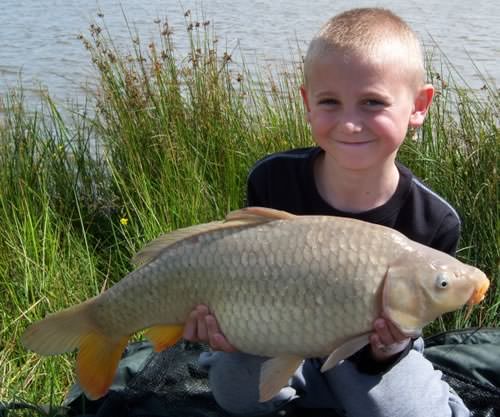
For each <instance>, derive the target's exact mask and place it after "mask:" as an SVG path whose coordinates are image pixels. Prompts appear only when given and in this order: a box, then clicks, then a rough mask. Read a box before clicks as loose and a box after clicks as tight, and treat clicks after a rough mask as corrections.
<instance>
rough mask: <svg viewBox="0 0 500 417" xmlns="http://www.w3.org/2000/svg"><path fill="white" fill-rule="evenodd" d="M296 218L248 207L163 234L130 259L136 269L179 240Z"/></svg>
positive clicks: (270, 210)
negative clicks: (220, 217) (218, 219)
mask: <svg viewBox="0 0 500 417" xmlns="http://www.w3.org/2000/svg"><path fill="white" fill-rule="evenodd" d="M293 217H296V216H294V215H293V214H290V213H287V212H286V211H279V210H273V209H267V208H263V207H250V208H244V209H241V210H235V211H232V212H230V213H229V214H228V215H227V216H226V219H225V220H224V221H214V222H210V223H203V224H197V225H194V226H189V227H184V228H182V229H177V230H174V231H172V232H170V233H165V234H164V235H161V236H159V237H158V238H156V239H154V240H152V241H151V242H149V243H148V244H146V246H144V247H143V248H142V249H141V250H140V251H139V252H137V253H136V254H135V256H134V257H133V258H132V261H131V262H132V264H133V265H134V266H136V267H138V266H141V265H145V264H147V263H148V262H150V261H151V260H153V259H154V258H156V256H158V254H159V253H160V252H162V251H163V250H164V249H166V248H168V247H169V246H171V245H173V244H174V243H177V242H180V241H181V240H184V239H187V238H190V237H193V236H196V235H200V234H203V233H209V232H213V231H215V230H221V229H228V228H232V227H242V226H248V227H251V226H256V225H258V224H261V223H267V222H270V221H273V220H278V219H290V218H293Z"/></svg>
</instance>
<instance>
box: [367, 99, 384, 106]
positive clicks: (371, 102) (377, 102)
mask: <svg viewBox="0 0 500 417" xmlns="http://www.w3.org/2000/svg"><path fill="white" fill-rule="evenodd" d="M364 104H365V105H367V106H368V107H382V106H385V105H386V104H385V102H383V101H382V100H377V99H369V100H365V103H364Z"/></svg>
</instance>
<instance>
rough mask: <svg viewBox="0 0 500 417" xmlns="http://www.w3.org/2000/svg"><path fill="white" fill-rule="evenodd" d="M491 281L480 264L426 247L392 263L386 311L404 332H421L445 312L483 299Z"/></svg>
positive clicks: (387, 279) (385, 289)
mask: <svg viewBox="0 0 500 417" xmlns="http://www.w3.org/2000/svg"><path fill="white" fill-rule="evenodd" d="M428 249H430V250H428ZM489 285H490V281H489V280H488V278H487V277H486V275H485V274H484V273H483V272H482V271H481V270H479V269H478V268H475V267H473V266H471V265H467V264H464V263H462V262H460V261H459V260H457V259H455V258H453V257H452V256H449V255H447V254H445V253H443V252H439V251H436V250H433V249H431V248H427V247H425V250H423V251H413V252H411V253H408V254H407V255H406V256H403V257H402V258H401V259H398V261H397V262H395V264H394V265H391V266H390V267H389V269H388V271H387V275H386V277H385V280H384V287H383V292H382V294H383V297H382V303H383V306H382V308H383V314H384V316H385V317H387V318H389V319H390V320H391V321H392V322H393V323H394V324H395V325H396V326H397V327H399V329H400V330H401V331H402V332H403V333H405V334H408V335H409V336H413V335H418V334H420V332H421V329H422V328H423V327H424V326H425V325H426V324H428V323H430V322H431V321H433V320H435V319H436V318H437V317H439V316H441V315H442V314H444V313H447V312H451V311H455V310H458V309H460V308H461V307H463V306H464V305H465V304H468V305H471V306H472V305H474V304H477V303H479V302H481V301H482V300H483V299H484V298H485V294H486V292H487V290H488V287H489Z"/></svg>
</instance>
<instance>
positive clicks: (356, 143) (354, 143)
mask: <svg viewBox="0 0 500 417" xmlns="http://www.w3.org/2000/svg"><path fill="white" fill-rule="evenodd" d="M335 142H337V143H339V144H341V145H347V146H362V145H366V144H368V143H372V142H373V140H357V141H348V140H336V141H335Z"/></svg>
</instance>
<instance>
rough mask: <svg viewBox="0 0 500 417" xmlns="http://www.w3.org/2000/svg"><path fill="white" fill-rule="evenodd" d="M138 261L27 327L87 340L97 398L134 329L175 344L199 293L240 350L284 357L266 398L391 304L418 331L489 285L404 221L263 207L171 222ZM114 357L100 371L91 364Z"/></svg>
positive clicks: (70, 342)
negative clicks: (219, 218)
mask: <svg viewBox="0 0 500 417" xmlns="http://www.w3.org/2000/svg"><path fill="white" fill-rule="evenodd" d="M136 262H137V263H140V264H142V266H141V267H139V268H138V269H136V270H135V271H133V272H132V273H130V274H129V275H128V276H127V277H125V278H124V279H122V280H121V281H120V282H119V283H117V284H116V285H114V286H113V287H112V288H110V289H109V290H107V291H105V292H104V293H102V294H101V295H99V296H97V297H94V298H93V299H91V300H88V301H86V302H85V303H82V304H80V305H78V306H75V307H72V308H70V309H67V310H65V311H63V312H61V313H58V314H55V315H50V316H48V317H47V318H46V319H44V320H43V321H41V322H39V323H35V324H34V325H32V326H31V327H30V328H29V329H28V330H27V332H26V333H25V335H24V336H23V343H24V344H25V346H27V347H28V348H31V349H32V350H35V351H37V352H39V353H41V354H57V353H62V352H64V351H68V350H72V349H75V348H79V349H80V353H79V357H78V374H79V379H80V383H81V385H82V386H83V387H84V389H85V390H86V392H87V394H88V395H89V396H90V397H92V398H97V397H99V396H102V395H103V394H104V393H105V392H106V390H107V387H108V386H109V385H110V384H111V381H112V377H113V375H114V371H115V368H116V364H117V362H118V360H119V354H121V351H122V350H123V347H124V345H125V344H126V341H127V340H128V338H129V337H130V335H132V334H133V333H135V332H137V331H138V330H141V329H146V328H149V330H148V331H147V332H146V335H147V336H148V337H149V338H150V339H151V340H152V341H153V343H154V344H155V348H156V349H157V350H161V349H163V348H166V347H168V346H169V345H171V344H173V343H174V342H175V341H176V340H177V339H178V338H179V337H180V336H181V334H182V327H183V323H184V322H185V320H186V319H187V317H188V315H189V313H190V312H191V311H192V309H193V308H194V306H196V305H197V304H206V305H208V306H210V309H211V310H212V311H213V312H214V314H215V315H216V317H217V319H218V322H219V325H220V327H221V329H222V331H223V332H224V334H225V335H226V337H227V338H228V340H230V341H231V343H232V344H233V345H234V346H235V347H237V348H238V349H239V350H241V351H244V352H248V353H253V354H258V355H263V356H270V357H273V358H275V359H273V360H271V361H269V363H267V364H266V366H265V367H263V370H262V377H261V381H262V383H261V399H263V400H265V399H268V398H271V397H272V395H273V393H275V392H276V390H279V388H281V387H282V386H283V385H284V384H285V383H286V381H287V379H288V377H289V373H290V372H293V371H294V370H295V369H296V367H297V366H298V365H299V364H300V361H301V360H302V359H303V358H306V357H323V356H328V355H330V357H329V359H328V360H327V362H326V363H325V366H324V369H323V370H326V369H328V368H330V367H332V366H334V365H335V364H336V363H337V362H338V360H340V359H343V358H345V357H347V356H349V355H350V354H352V353H354V352H355V351H356V350H358V349H360V348H361V347H362V346H363V345H365V344H367V343H368V335H369V334H370V332H371V329H372V323H373V320H374V319H375V318H376V317H379V316H380V315H381V314H385V315H386V316H387V317H388V318H390V319H391V320H392V321H393V322H394V324H396V325H397V326H399V327H400V329H402V330H403V331H405V332H406V333H407V334H416V333H418V332H419V331H420V329H421V328H422V327H423V326H424V325H425V324H426V323H428V322H429V321H432V320H433V319H435V318H436V317H437V316H439V315H441V314H443V313H444V312H447V311H452V310H455V309H458V308H460V307H461V306H462V305H463V304H465V303H467V302H474V303H476V302H479V301H480V300H481V299H482V298H484V293H485V292H486V290H487V288H488V285H489V282H488V280H487V278H486V277H485V276H484V274H483V273H482V272H481V271H479V270H478V269H476V268H474V267H472V266H468V265H465V264H463V263H461V262H459V261H458V260H456V259H455V258H452V257H451V256H448V255H446V254H444V253H442V252H438V251H435V250H433V249H431V248H428V247H425V246H423V245H420V244H418V243H416V242H412V241H411V240H409V239H407V238H406V237H404V236H403V235H402V234H400V233H399V232H397V231H395V230H393V229H389V228H386V227H383V226H378V225H374V224H370V223H365V222H361V221H358V220H353V219H346V218H335V217H329V216H294V215H291V214H289V213H285V212H279V211H276V210H270V209H262V208H251V209H244V210H241V211H237V212H235V213H232V214H230V215H229V216H228V218H227V220H226V221H224V222H212V223H208V224H204V225H198V226H193V227H190V228H186V229H181V230H179V231H175V232H173V233H171V234H167V235H165V236H164V237H161V238H160V239H157V240H156V241H154V242H153V243H152V244H150V245H148V246H147V247H146V248H145V249H144V250H143V251H141V252H140V253H139V254H138V255H137V256H136ZM443 282H446V285H445V287H441V286H440V285H441V284H442V283H443ZM95 346H97V348H96V347H95ZM116 352H119V354H116ZM110 357H112V360H110V359H109V358H110ZM108 363H109V364H108ZM96 364H97V365H96ZM103 367H105V368H106V372H104V373H105V375H106V377H105V378H104V377H103V378H101V379H99V378H98V380H96V378H95V377H94V373H93V372H90V371H86V370H85V369H87V368H88V369H94V368H95V369H101V368H103ZM290 370H291V371H290Z"/></svg>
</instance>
